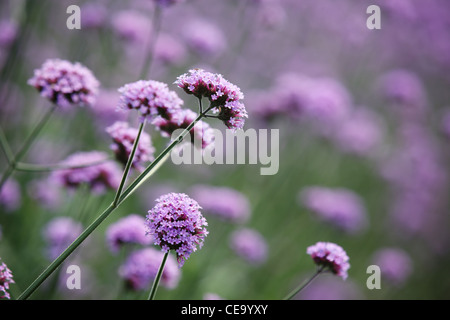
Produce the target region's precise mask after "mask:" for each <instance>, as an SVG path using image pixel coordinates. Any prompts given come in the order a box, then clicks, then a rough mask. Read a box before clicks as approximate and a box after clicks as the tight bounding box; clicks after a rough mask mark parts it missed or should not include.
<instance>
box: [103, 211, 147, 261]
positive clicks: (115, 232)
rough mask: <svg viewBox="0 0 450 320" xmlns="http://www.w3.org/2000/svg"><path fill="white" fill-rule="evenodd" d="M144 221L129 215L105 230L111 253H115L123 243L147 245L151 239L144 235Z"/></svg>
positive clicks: (141, 218)
mask: <svg viewBox="0 0 450 320" xmlns="http://www.w3.org/2000/svg"><path fill="white" fill-rule="evenodd" d="M144 224H145V219H144V217H141V216H140V215H137V214H130V215H128V216H126V217H124V218H121V219H119V220H118V221H117V222H115V223H113V224H112V225H110V226H109V227H108V229H107V230H106V241H107V243H108V247H109V249H110V250H111V252H113V253H117V252H118V251H119V249H120V247H121V246H122V245H123V244H125V243H137V244H141V245H149V244H150V243H151V242H152V238H151V237H148V236H146V234H145V231H146V230H145V225H144Z"/></svg>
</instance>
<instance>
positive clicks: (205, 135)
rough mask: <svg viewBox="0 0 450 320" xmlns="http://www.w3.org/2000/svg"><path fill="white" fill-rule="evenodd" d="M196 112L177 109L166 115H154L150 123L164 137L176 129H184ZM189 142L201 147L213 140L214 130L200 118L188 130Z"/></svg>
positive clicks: (195, 115)
mask: <svg viewBox="0 0 450 320" xmlns="http://www.w3.org/2000/svg"><path fill="white" fill-rule="evenodd" d="M196 118H197V114H196V113H195V112H194V111H192V110H189V109H179V110H177V111H176V112H174V113H172V114H170V115H169V116H168V117H166V118H163V117H161V116H159V117H156V118H155V119H154V120H153V122H152V124H153V125H155V127H156V129H157V130H158V131H160V132H161V135H162V136H164V137H170V136H171V135H172V133H173V132H174V131H175V130H177V129H186V128H187V127H188V126H189V125H190V124H191V123H192V122H193V121H194V120H195V119H196ZM190 135H191V142H192V143H193V144H194V145H197V144H198V145H200V146H201V147H202V148H203V149H204V148H206V147H207V146H209V145H210V144H211V143H213V142H214V132H213V130H212V129H211V127H210V126H209V124H207V123H206V122H204V121H202V120H200V121H198V122H197V123H196V124H195V126H194V127H193V128H192V129H191V131H190ZM197 141H198V142H197Z"/></svg>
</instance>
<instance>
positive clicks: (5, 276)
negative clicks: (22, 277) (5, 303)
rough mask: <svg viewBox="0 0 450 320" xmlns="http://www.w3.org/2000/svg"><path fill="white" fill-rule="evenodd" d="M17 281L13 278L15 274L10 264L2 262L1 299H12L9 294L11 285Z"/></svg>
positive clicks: (0, 267) (0, 272) (0, 275)
mask: <svg viewBox="0 0 450 320" xmlns="http://www.w3.org/2000/svg"><path fill="white" fill-rule="evenodd" d="M11 283H15V282H14V280H13V275H12V272H11V270H9V269H8V266H7V265H6V264H5V263H4V262H2V264H0V299H11V296H10V295H9V292H8V291H7V290H9V285H10V284H11Z"/></svg>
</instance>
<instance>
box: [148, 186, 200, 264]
mask: <svg viewBox="0 0 450 320" xmlns="http://www.w3.org/2000/svg"><path fill="white" fill-rule="evenodd" d="M156 202H157V203H156V205H155V206H154V207H153V209H151V210H149V212H148V215H147V223H146V226H147V228H148V229H147V230H148V234H151V235H153V236H154V238H155V244H156V245H159V246H160V247H161V248H162V250H163V251H164V252H168V251H169V250H174V251H175V252H176V254H177V260H178V265H179V267H180V268H181V267H182V266H183V264H184V261H185V259H188V258H189V256H190V255H191V253H192V252H195V251H196V250H197V245H198V246H199V247H200V248H201V247H202V246H203V242H204V240H205V237H206V236H207V235H208V231H207V230H206V228H205V226H207V225H208V224H207V222H206V219H205V218H204V217H203V216H202V214H201V212H200V209H201V207H200V206H199V204H198V203H197V202H196V201H195V200H193V199H191V198H189V197H188V196H187V195H186V194H184V193H169V194H166V195H163V196H161V197H159V198H158V199H157V200H156Z"/></svg>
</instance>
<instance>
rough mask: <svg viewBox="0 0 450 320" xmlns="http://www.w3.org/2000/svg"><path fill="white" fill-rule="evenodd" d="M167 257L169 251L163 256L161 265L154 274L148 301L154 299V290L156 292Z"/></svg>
mask: <svg viewBox="0 0 450 320" xmlns="http://www.w3.org/2000/svg"><path fill="white" fill-rule="evenodd" d="M168 256H169V251H167V252H166V253H165V254H164V257H163V260H162V261H161V265H160V266H159V270H158V273H157V274H156V277H155V280H153V285H152V289H151V290H150V294H149V295H148V300H153V299H154V298H155V294H156V290H158V286H159V281H160V280H161V276H162V273H163V271H164V266H165V265H166V261H167V257H168Z"/></svg>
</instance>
